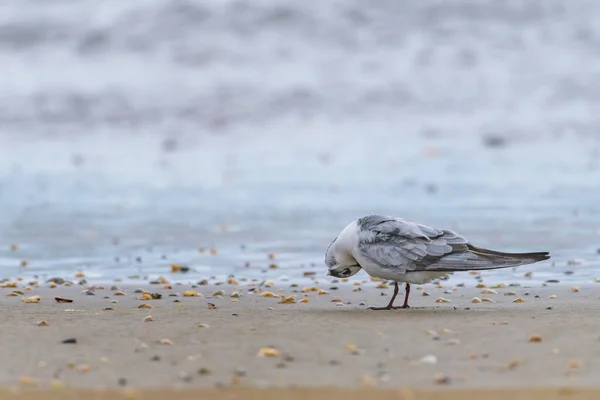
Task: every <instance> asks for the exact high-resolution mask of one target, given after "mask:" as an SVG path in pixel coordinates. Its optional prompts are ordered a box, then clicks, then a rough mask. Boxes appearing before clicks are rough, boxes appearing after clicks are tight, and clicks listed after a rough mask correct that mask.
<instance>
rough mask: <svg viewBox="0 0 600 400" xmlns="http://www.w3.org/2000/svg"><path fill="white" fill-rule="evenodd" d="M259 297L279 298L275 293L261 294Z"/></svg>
mask: <svg viewBox="0 0 600 400" xmlns="http://www.w3.org/2000/svg"><path fill="white" fill-rule="evenodd" d="M260 297H279V296H277V295H276V294H275V293H273V292H262V293H261V294H260Z"/></svg>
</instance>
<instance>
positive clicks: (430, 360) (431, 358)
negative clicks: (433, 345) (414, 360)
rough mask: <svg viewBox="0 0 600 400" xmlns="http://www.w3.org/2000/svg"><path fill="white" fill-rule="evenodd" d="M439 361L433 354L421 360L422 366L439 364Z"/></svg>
mask: <svg viewBox="0 0 600 400" xmlns="http://www.w3.org/2000/svg"><path fill="white" fill-rule="evenodd" d="M437 362H438V359H437V357H436V356H434V355H432V354H428V355H426V356H424V357H423V358H421V364H432V365H433V364H437Z"/></svg>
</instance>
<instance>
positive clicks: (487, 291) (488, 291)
mask: <svg viewBox="0 0 600 400" xmlns="http://www.w3.org/2000/svg"><path fill="white" fill-rule="evenodd" d="M481 294H498V292H497V291H496V290H494V289H483V290H482V291H481Z"/></svg>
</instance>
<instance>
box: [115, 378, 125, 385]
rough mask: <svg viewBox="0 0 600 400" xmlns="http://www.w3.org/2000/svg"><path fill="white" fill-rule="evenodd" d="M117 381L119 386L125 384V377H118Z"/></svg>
mask: <svg viewBox="0 0 600 400" xmlns="http://www.w3.org/2000/svg"><path fill="white" fill-rule="evenodd" d="M117 382H118V384H119V386H126V385H127V379H125V378H119V380H118V381H117Z"/></svg>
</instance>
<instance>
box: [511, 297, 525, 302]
mask: <svg viewBox="0 0 600 400" xmlns="http://www.w3.org/2000/svg"><path fill="white" fill-rule="evenodd" d="M512 302H513V303H525V299H524V298H522V297H517V298H516V299H514V300H513V301H512Z"/></svg>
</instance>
